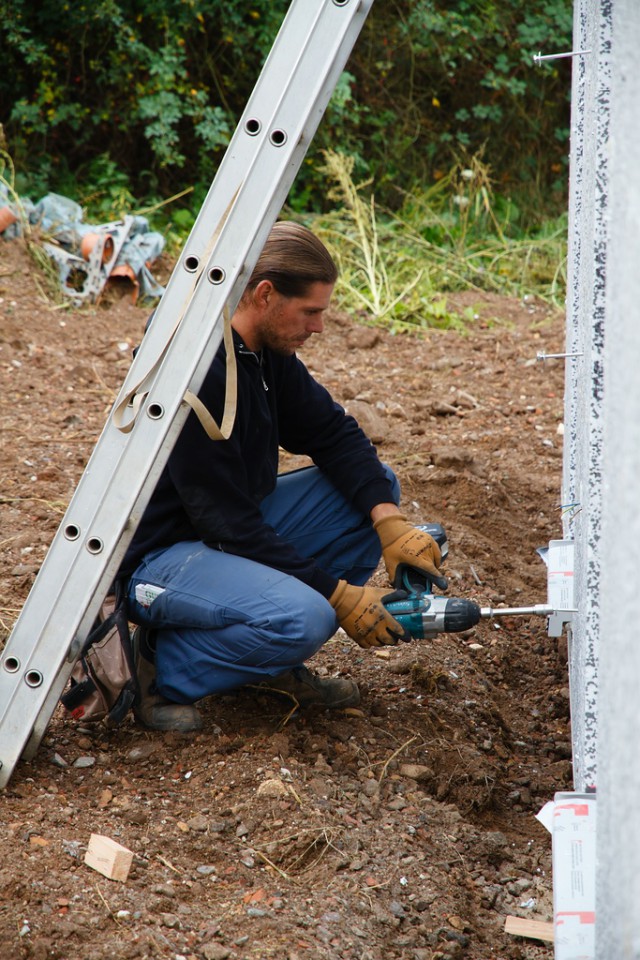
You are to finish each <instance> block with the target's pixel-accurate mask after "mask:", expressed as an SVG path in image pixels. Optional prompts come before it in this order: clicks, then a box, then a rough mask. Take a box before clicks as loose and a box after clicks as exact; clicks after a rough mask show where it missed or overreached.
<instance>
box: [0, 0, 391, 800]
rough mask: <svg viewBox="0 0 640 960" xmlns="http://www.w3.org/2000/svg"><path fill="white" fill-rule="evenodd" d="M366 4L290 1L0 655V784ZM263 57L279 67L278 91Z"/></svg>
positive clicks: (211, 352)
mask: <svg viewBox="0 0 640 960" xmlns="http://www.w3.org/2000/svg"><path fill="white" fill-rule="evenodd" d="M372 2H373V0H368V2H356V0H347V2H345V3H340V2H338V0H325V2H324V3H323V4H322V5H321V6H319V5H318V3H317V0H294V3H293V4H292V6H291V7H290V10H289V13H288V15H287V17H286V18H285V21H284V23H283V26H282V28H281V31H280V33H279V34H278V38H277V40H276V44H275V45H274V48H273V50H272V53H271V54H270V56H269V58H268V59H267V62H266V64H265V67H264V69H263V72H262V73H261V77H260V79H259V82H258V84H257V86H256V90H255V91H254V95H252V98H251V99H250V101H249V104H248V105H247V108H246V110H245V113H244V114H243V118H241V121H240V124H239V126H238V129H237V131H236V133H235V134H234V137H233V138H232V141H231V144H230V146H229V149H228V150H227V153H226V154H225V158H224V159H223V162H222V164H221V166H220V168H219V171H218V173H217V175H216V178H215V180H214V183H213V184H212V187H211V189H210V192H209V195H208V197H207V200H206V201H205V204H204V205H203V208H202V210H201V212H200V215H199V217H198V219H197V221H196V224H195V225H194V229H193V231H192V234H191V236H190V238H189V240H188V241H187V243H186V245H185V249H184V251H183V254H182V256H181V258H180V260H179V262H178V264H177V265H176V269H175V270H174V274H173V275H172V277H171V280H170V281H169V284H168V286H167V290H166V291H165V295H164V296H163V299H162V301H161V302H160V305H159V307H158V310H157V312H156V316H155V318H154V322H153V323H152V324H151V326H150V328H149V331H148V332H147V334H146V335H145V338H144V340H143V342H142V346H141V348H140V350H139V351H138V354H137V356H136V358H135V360H134V362H133V363H132V365H131V368H130V370H129V373H128V374H127V377H126V378H125V382H124V384H123V387H122V390H121V391H120V394H119V397H118V399H117V400H116V404H115V405H114V411H115V409H116V408H117V406H118V403H119V402H120V403H122V400H123V398H124V397H126V395H127V391H130V390H131V388H132V387H135V385H136V382H137V381H138V380H139V378H140V375H141V373H144V372H145V370H146V369H147V368H148V366H149V363H150V361H151V360H152V359H153V358H160V357H161V359H160V362H159V364H158V367H157V369H156V370H155V371H154V373H153V375H152V377H151V383H150V390H149V395H148V397H147V400H146V402H145V403H144V404H143V405H142V407H141V410H140V411H139V414H138V416H137V418H136V421H135V423H134V425H133V427H132V429H131V431H130V433H128V434H123V433H122V432H121V431H120V430H119V429H118V428H117V426H116V425H115V423H114V411H112V413H111V415H110V417H109V419H108V421H107V423H106V425H105V428H104V430H103V432H102V435H101V437H100V438H99V440H98V443H97V444H96V447H95V448H94V451H93V453H92V455H91V458H90V460H89V462H88V464H87V468H86V470H85V473H84V474H83V477H82V478H81V480H80V483H79V484H78V487H77V489H76V493H75V494H74V497H73V498H72V501H71V503H70V505H69V508H68V510H67V512H66V514H65V517H64V519H63V521H62V524H61V526H60V528H59V530H58V533H57V534H56V536H55V538H54V541H53V543H52V545H51V548H50V550H49V552H48V554H47V557H46V558H45V561H44V563H43V566H42V568H41V570H40V573H39V574H38V578H37V580H36V582H35V584H34V587H33V588H32V591H31V593H30V595H29V597H28V598H27V602H26V603H25V605H24V607H23V610H22V612H21V614H20V616H19V618H18V620H17V622H16V625H15V627H14V630H13V632H12V634H11V637H10V638H9V640H8V641H7V644H6V646H5V649H4V651H3V653H2V658H1V659H0V765H1V766H0V787H3V786H5V785H6V783H7V782H8V780H9V778H10V776H11V774H12V772H13V768H14V766H15V763H16V762H17V760H18V759H19V758H20V756H21V755H22V751H23V748H24V744H25V743H26V742H27V740H28V741H29V748H28V749H29V753H30V755H33V753H35V750H36V749H37V746H38V744H39V742H40V739H41V737H42V735H43V734H44V732H45V730H46V726H47V724H48V722H49V719H50V717H51V714H52V712H53V710H54V709H55V705H56V703H57V701H58V698H59V695H60V693H61V692H62V689H63V688H64V684H65V683H66V680H67V678H68V675H69V674H70V672H71V669H72V666H73V662H74V661H75V659H76V657H77V653H78V650H79V648H80V645H81V643H82V641H83V639H84V638H85V637H86V636H87V633H88V631H89V629H90V626H91V624H92V622H93V620H94V618H95V615H96V614H97V610H98V608H99V606H100V603H101V601H102V598H103V595H104V593H105V592H106V590H107V588H108V585H109V583H110V582H111V580H112V578H113V576H114V575H115V572H116V571H117V568H118V566H119V564H120V562H121V560H122V557H123V555H124V552H125V550H126V548H127V546H128V543H129V542H130V540H131V537H132V536H133V533H134V531H135V528H136V527H137V523H138V520H139V517H140V516H141V513H142V511H143V510H144V507H145V506H146V503H147V502H148V499H149V497H150V495H151V493H152V491H153V488H154V487H155V484H156V482H157V479H158V477H159V475H160V472H161V470H162V469H163V467H164V464H165V463H166V459H167V458H168V455H169V452H170V450H171V447H172V446H173V442H174V441H175V438H176V436H177V434H178V432H179V430H180V428H181V426H182V424H183V423H184V420H185V418H186V416H187V415H188V408H187V407H186V405H185V404H184V403H183V400H182V398H183V396H184V393H185V391H186V390H187V389H190V390H192V391H193V392H196V393H197V391H198V389H199V387H200V385H201V383H202V380H203V379H204V376H205V374H206V372H207V370H208V368H209V366H210V364H211V362H212V360H213V358H214V356H215V353H216V351H217V349H218V346H219V344H220V341H221V339H222V323H221V318H222V314H223V310H224V308H225V305H227V307H228V309H230V310H231V311H233V309H234V308H235V306H236V304H237V301H238V300H239V298H240V296H241V294H242V291H243V290H244V287H245V285H246V282H247V280H248V277H249V275H250V273H251V270H252V269H253V266H254V264H255V261H256V260H257V258H258V256H259V253H260V250H261V249H262V246H263V244H264V242H265V240H266V238H267V236H268V233H269V231H270V229H271V226H272V224H273V222H274V220H275V218H276V216H277V214H278V212H279V210H280V208H281V206H282V203H283V202H284V200H285V198H286V194H287V192H288V190H289V188H290V186H291V183H292V182H293V179H294V177H295V174H296V172H297V169H298V168H299V165H300V163H301V161H302V158H303V157H304V154H305V153H306V150H307V147H308V144H309V142H310V140H311V137H312V136H313V133H314V132H315V129H316V128H317V126H318V123H319V122H320V119H321V117H322V114H323V113H324V110H325V108H326V105H327V102H328V100H329V97H330V95H331V92H332V90H333V87H334V86H335V83H336V82H337V79H338V76H339V74H340V72H341V70H342V69H343V67H344V64H345V63H346V60H347V57H348V55H349V52H350V50H351V48H352V46H353V43H354V42H355V39H356V38H357V35H358V33H359V32H360V29H361V26H362V23H363V22H364V19H365V17H366V15H367V13H368V10H369V8H370V6H371V4H372ZM347 13H348V14H349V18H348V20H345V19H344V15H346V14H347ZM341 16H342V19H340V17H341ZM292 31H293V33H292ZM296 32H302V33H303V37H302V40H301V41H300V43H299V44H298V46H296V45H295V42H293V41H295V35H296ZM289 34H291V35H289ZM291 49H293V54H290V53H289V51H290V50H291ZM274 64H275V65H276V68H275V69H276V70H282V71H285V77H284V81H285V82H282V87H281V88H280V89H279V96H277V97H273V95H272V93H271V90H270V87H271V85H272V83H273V78H274ZM275 79H276V80H277V79H278V77H277V76H275ZM265 86H266V88H267V89H266V92H265V94H264V95H263V92H262V88H264V87H265ZM262 99H265V100H266V106H265V107H264V108H263V107H262V103H261V101H262ZM263 116H264V117H266V120H265V121H263V119H262V117H263ZM248 124H249V129H247V125H248ZM256 128H258V129H256ZM274 134H277V136H275V135H274ZM265 181H266V183H267V184H269V185H270V187H271V189H265V185H264V184H265ZM230 197H233V201H232V203H231V205H230V206H229V198H230ZM212 230H213V239H212ZM214 278H215V279H214ZM176 316H178V317H179V318H181V319H180V323H179V324H178V326H177V327H176V319H175V318H176ZM163 351H164V356H162V354H163Z"/></svg>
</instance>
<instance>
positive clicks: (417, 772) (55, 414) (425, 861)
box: [0, 241, 572, 960]
mask: <svg viewBox="0 0 640 960" xmlns="http://www.w3.org/2000/svg"><path fill="white" fill-rule="evenodd" d="M449 305H450V307H451V308H457V309H459V310H460V311H463V310H464V309H466V308H469V307H471V308H472V309H473V310H474V311H475V313H476V314H477V319H476V320H475V322H474V323H473V324H472V325H471V326H470V327H469V332H468V333H467V334H466V335H460V334H459V333H455V332H438V331H431V332H428V333H426V334H424V335H422V336H409V335H397V336H391V335H389V334H387V333H385V332H380V331H378V330H374V329H373V328H371V327H367V326H364V325H358V324H356V323H355V322H354V321H353V320H352V319H350V318H348V317H346V316H341V315H332V316H331V317H330V318H329V320H328V323H327V328H326V330H325V333H324V334H323V335H321V336H318V337H315V338H314V339H313V341H312V342H311V343H310V344H309V345H308V346H307V347H306V348H305V351H304V353H303V355H302V356H303V359H304V360H305V361H306V362H307V363H308V365H309V367H310V368H311V370H312V371H313V372H314V374H315V375H316V376H317V377H318V379H320V380H321V381H322V382H323V383H324V384H325V385H326V386H327V387H328V388H329V389H330V390H331V391H332V392H333V394H334V396H335V397H336V399H338V400H339V401H340V402H342V403H343V404H344V405H345V406H346V407H347V408H348V409H349V410H350V411H351V412H352V413H353V414H354V415H355V416H356V417H357V418H358V419H359V420H360V422H361V423H362V425H363V426H364V427H365V428H366V429H367V430H368V432H369V433H370V435H371V436H372V438H373V439H374V441H375V442H376V444H377V445H378V448H379V452H380V454H381V456H382V457H383V458H384V459H385V460H386V461H388V462H389V463H390V464H391V465H392V466H393V467H394V468H395V469H396V471H397V473H398V475H399V477H400V480H401V483H402V487H403V492H404V507H405V509H406V512H407V515H408V516H409V517H410V518H411V519H412V520H414V521H416V522H420V521H422V522H425V521H431V520H434V521H439V522H441V523H443V524H444V525H445V527H446V529H447V532H448V536H449V544H450V554H449V560H448V563H447V572H448V575H449V578H450V588H449V595H451V596H461V597H468V598H473V599H475V600H477V601H479V602H480V603H482V604H483V605H487V604H492V605H495V604H501V603H502V604H506V605H508V606H512V605H531V604H534V603H544V602H545V601H546V570H545V566H544V564H543V562H542V560H541V559H540V558H539V556H538V555H537V554H536V549H537V548H538V547H540V546H544V545H546V544H547V543H548V541H549V540H550V539H553V538H558V537H561V536H562V529H561V518H560V506H559V490H560V472H561V450H562V412H563V409H562V406H563V400H562V397H563V368H562V363H561V361H557V360H547V361H544V362H539V361H537V360H536V355H537V354H538V352H540V351H546V352H557V351H558V350H560V349H561V348H562V345H563V337H564V334H563V319H562V316H560V315H559V314H558V313H557V312H553V311H551V310H549V309H548V308H547V307H546V306H545V305H544V304H540V303H537V302H533V301H530V302H519V301H517V300H507V299H501V298H498V297H496V296H490V295H484V294H481V293H478V294H465V295H457V296H456V297H453V298H451V299H450V301H449ZM146 316H147V311H146V310H144V309H142V308H140V307H137V306H134V305H133V304H132V302H131V299H130V297H129V296H128V294H127V295H126V296H122V295H119V293H118V292H116V291H110V292H109V293H108V294H107V296H106V297H105V299H104V302H103V303H102V304H101V305H99V306H98V307H94V306H92V307H87V308H84V309H82V310H70V309H66V308H61V307H60V306H56V305H55V304H54V303H53V302H52V301H51V300H49V299H47V297H46V296H45V294H44V282H43V279H42V278H41V277H40V276H39V274H38V271H37V270H36V269H35V267H34V265H33V262H32V261H31V260H30V258H29V257H28V255H27V253H26V251H25V250H24V249H23V246H22V244H21V243H19V242H16V241H13V242H2V241H0V390H1V396H2V406H1V425H2V466H1V478H2V480H1V485H0V511H1V514H0V517H1V526H0V578H1V584H2V600H1V609H0V618H1V624H0V625H1V626H2V631H3V633H2V635H3V636H4V637H6V635H7V633H8V632H9V630H10V628H11V625H12V623H13V621H14V620H15V618H16V616H17V614H18V612H19V610H20V608H21V605H22V603H23V601H24V600H25V598H26V597H27V594H28V592H29V589H30V587H31V585H32V583H33V582H34V579H35V576H36V574H37V571H38V568H39V566H40V564H41V562H42V560H43V558H44V555H45V553H46V550H47V548H48V545H49V543H50V541H51V538H52V536H53V534H54V532H55V530H56V529H57V527H58V525H59V523H60V521H61V519H62V515H63V512H64V509H65V505H66V504H67V502H68V500H69V498H70V497H71V495H72V493H73V490H74V487H75V484H76V482H77V480H78V478H79V476H80V475H81V473H82V470H83V467H84V464H85V463H86V460H87V458H88V456H89V453H90V451H91V449H92V445H93V443H94V442H95V440H96V439H97V437H98V434H99V432H100V430H101V428H102V426H103V423H104V421H105V419H106V416H107V414H108V411H109V410H110V407H111V404H112V402H113V399H114V398H115V394H116V391H117V389H118V387H119V385H120V384H121V382H122V380H123V378H124V376H125V373H126V371H127V368H128V364H129V359H130V354H131V348H132V347H133V346H134V345H135V344H136V343H137V342H138V341H139V338H140V335H141V331H142V328H143V324H144V321H145V319H146ZM375 579H376V581H377V582H379V583H381V584H382V583H383V582H384V581H383V577H382V573H381V571H378V573H377V574H376V578H375ZM312 666H315V668H316V669H319V670H320V672H325V673H328V674H332V675H333V674H345V675H349V676H352V677H354V678H355V679H357V681H358V683H359V684H360V686H361V690H362V703H361V706H360V708H359V709H358V710H350V711H346V712H344V713H341V714H338V715H335V714H334V715H332V714H329V713H324V712H312V713H300V712H299V713H297V714H294V715H293V716H291V715H290V713H291V704H290V703H287V702H283V701H282V700H280V699H278V698H277V697H274V696H268V695H265V694H261V695H257V694H256V692H255V691H252V690H242V691H239V692H237V693H234V694H233V695H228V696H224V697H219V698H216V699H210V700H208V701H205V702H203V703H202V704H201V707H202V712H203V714H204V717H205V721H206V723H205V729H204V731H203V732H202V733H199V734H198V735H196V736H191V737H182V736H179V735H163V734H158V733H152V732H148V731H145V730H143V729H141V728H139V727H137V726H135V725H134V723H133V720H132V719H128V720H126V721H125V723H124V725H123V726H121V727H120V728H118V729H116V730H114V731H109V730H107V729H106V728H104V726H102V725H93V726H89V725H87V726H85V727H81V726H78V725H77V724H76V723H75V722H73V721H72V720H70V719H69V718H68V717H66V716H65V715H63V711H62V708H60V707H59V708H58V709H57V711H56V713H55V714H54V716H53V718H52V720H51V723H50V724H49V727H48V729H47V732H46V734H45V736H44V739H43V741H42V744H41V746H40V749H39V751H38V753H37V755H36V757H35V759H34V760H32V761H29V762H26V761H21V762H20V763H19V764H18V765H17V767H16V769H15V771H14V774H13V777H12V779H11V781H10V783H9V786H8V787H7V789H6V790H5V791H4V793H2V794H0V842H1V849H2V861H1V862H0V943H1V947H0V954H1V956H2V958H3V960H19V958H20V960H22V958H35V960H45V958H56V960H71V958H74V960H103V958H117V960H128V958H134V957H142V958H145V957H162V958H172V960H179V958H187V960H224V958H227V957H229V958H234V960H235V958H238V960H242V958H247V960H249V958H276V960H302V958H330V960H334V958H335V960H338V958H342V960H352V958H353V960H356V958H358V960H388V958H406V960H436V958H465V960H507V958H510V960H511V958H512V960H517V958H520V960H523V958H527V960H543V958H550V957H551V956H552V954H553V949H552V947H551V945H549V944H545V943H542V942H541V941H537V940H533V939H524V938H519V937H515V936H513V935H511V934H506V933H505V932H504V925H505V918H506V917H507V916H508V915H512V916H513V915H515V916H520V917H525V918H528V919H532V920H541V921H549V920H551V919H552V878H551V858H550V853H551V843H550V837H549V834H548V833H547V832H546V831H545V830H544V828H543V827H542V826H541V825H540V824H539V823H538V821H537V820H536V819H535V814H536V813H537V812H538V810H539V809H540V808H541V807H542V805H543V804H544V803H545V802H546V801H547V800H550V799H552V798H553V795H554V792H555V791H557V790H561V789H571V786H572V772H571V747H570V732H569V706H568V680H567V670H566V642H565V641H564V640H563V639H562V638H561V639H560V640H559V641H558V640H557V639H550V638H549V637H548V636H547V632H546V622H545V620H544V619H542V618H537V619H536V618H532V617H525V618H517V619H516V618H510V619H502V620H500V621H489V620H483V621H482V622H481V623H480V624H479V625H478V627H477V628H476V629H475V630H474V631H473V633H472V634H470V635H465V636H458V635H452V634H449V635H442V636H440V637H439V638H438V639H436V640H434V641H416V642H414V643H412V644H403V645H401V646H399V647H397V648H393V649H391V650H389V651H388V652H387V651H385V652H383V653H381V654H380V655H378V654H377V653H376V652H371V651H363V650H361V649H359V648H358V647H356V646H354V645H353V644H352V643H351V642H350V641H349V640H348V638H347V637H346V635H344V634H341V633H338V634H337V635H336V637H335V638H333V640H331V641H330V642H329V643H328V644H327V645H326V647H325V648H324V649H323V650H322V651H321V653H320V654H319V655H317V657H316V658H315V663H312ZM92 833H97V834H102V835H106V836H108V837H111V838H113V839H115V840H117V841H118V842H119V843H121V844H123V845H124V846H126V847H127V848H129V849H130V850H131V851H133V855H134V856H133V865H132V868H131V872H130V874H129V877H128V879H127V880H126V882H118V881H111V880H108V879H106V878H105V877H103V876H102V875H101V874H99V873H97V872H95V871H93V870H92V869H90V868H89V867H88V866H86V865H85V864H84V854H85V850H86V848H87V844H88V842H89V838H90V836H91V834H92Z"/></svg>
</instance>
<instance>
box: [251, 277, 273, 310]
mask: <svg viewBox="0 0 640 960" xmlns="http://www.w3.org/2000/svg"><path fill="white" fill-rule="evenodd" d="M275 292H276V288H275V287H274V285H273V284H272V282H271V280H261V281H260V283H259V284H258V285H257V286H256V287H255V289H254V291H253V302H254V304H255V305H256V307H260V308H262V309H263V310H264V309H266V308H267V307H268V306H269V301H270V300H271V298H272V297H273V295H274V293H275Z"/></svg>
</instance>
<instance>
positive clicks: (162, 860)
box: [156, 853, 182, 874]
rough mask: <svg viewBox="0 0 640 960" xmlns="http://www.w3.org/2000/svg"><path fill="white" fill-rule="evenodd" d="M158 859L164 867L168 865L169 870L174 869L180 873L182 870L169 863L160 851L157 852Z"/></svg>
mask: <svg viewBox="0 0 640 960" xmlns="http://www.w3.org/2000/svg"><path fill="white" fill-rule="evenodd" d="M156 860H159V861H160V863H161V864H162V866H163V867H168V868H169V870H173V872H174V873H177V874H180V873H182V870H178V868H177V867H174V865H173V864H172V863H169V861H168V860H166V859H165V858H164V857H161V856H160V854H159V853H157V854H156Z"/></svg>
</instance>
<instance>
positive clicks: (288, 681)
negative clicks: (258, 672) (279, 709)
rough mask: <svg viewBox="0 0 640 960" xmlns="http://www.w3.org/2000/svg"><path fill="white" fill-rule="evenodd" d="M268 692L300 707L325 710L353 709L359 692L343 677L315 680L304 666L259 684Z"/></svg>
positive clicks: (354, 685)
mask: <svg viewBox="0 0 640 960" xmlns="http://www.w3.org/2000/svg"><path fill="white" fill-rule="evenodd" d="M259 686H260V689H262V688H263V687H264V688H265V689H266V690H270V691H271V692H272V693H283V694H287V695H288V696H290V697H292V698H293V697H295V699H296V700H297V701H298V703H299V704H300V706H301V707H311V706H316V705H317V706H320V707H325V708H326V709H328V710H342V709H344V707H356V706H357V705H358V704H359V703H360V691H359V690H358V685H357V683H356V682H355V681H354V680H347V679H346V678H344V677H318V676H316V674H315V673H312V672H311V670H308V669H307V668H306V667H304V666H301V667H294V668H293V670H288V671H287V672H286V673H281V674H280V676H279V677H271V678H269V679H268V680H263V681H262V682H261V683H260V685H259Z"/></svg>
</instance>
